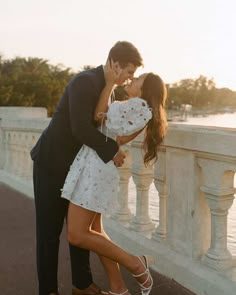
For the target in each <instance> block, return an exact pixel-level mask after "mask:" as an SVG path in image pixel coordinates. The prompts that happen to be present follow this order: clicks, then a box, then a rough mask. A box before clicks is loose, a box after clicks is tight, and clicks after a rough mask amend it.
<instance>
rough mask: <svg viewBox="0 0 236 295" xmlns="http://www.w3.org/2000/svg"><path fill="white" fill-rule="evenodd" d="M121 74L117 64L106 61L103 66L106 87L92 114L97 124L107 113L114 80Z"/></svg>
mask: <svg viewBox="0 0 236 295" xmlns="http://www.w3.org/2000/svg"><path fill="white" fill-rule="evenodd" d="M120 72H121V68H120V66H119V65H118V64H117V62H115V63H114V62H113V61H112V60H110V61H107V62H106V65H105V66H104V76H105V81H106V85H105V87H104V88H103V90H102V92H101V94H100V97H99V100H98V103H97V106H96V108H95V112H94V120H95V121H97V122H99V121H100V122H101V121H102V120H103V119H104V115H100V114H104V113H106V112H107V110H108V107H109V104H110V97H111V93H112V91H113V88H114V86H115V82H116V79H117V78H118V77H119V75H120Z"/></svg>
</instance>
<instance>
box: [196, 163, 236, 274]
mask: <svg viewBox="0 0 236 295" xmlns="http://www.w3.org/2000/svg"><path fill="white" fill-rule="evenodd" d="M198 164H199V166H200V167H201V168H202V171H203V175H204V184H203V185H202V186H201V188H200V189H201V191H202V192H203V193H204V194H205V197H206V201H207V204H208V206H209V208H210V211H211V244H210V248H209V249H208V250H207V252H206V254H205V256H204V257H203V259H202V260H203V262H204V263H205V264H206V265H208V266H209V267H211V268H213V269H216V270H224V269H227V268H230V267H232V263H233V260H232V255H231V253H230V251H229V250H228V248H227V216H228V210H229V209H230V207H231V205H232V204H233V199H234V193H235V188H234V174H235V171H236V165H233V164H230V163H226V162H223V161H222V162H220V161H214V160H209V159H198Z"/></svg>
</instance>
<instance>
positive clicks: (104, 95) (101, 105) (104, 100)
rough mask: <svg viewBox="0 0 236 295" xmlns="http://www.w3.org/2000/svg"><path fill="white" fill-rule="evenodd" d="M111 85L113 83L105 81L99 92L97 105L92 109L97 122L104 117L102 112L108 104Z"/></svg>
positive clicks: (106, 108) (104, 111) (105, 110)
mask: <svg viewBox="0 0 236 295" xmlns="http://www.w3.org/2000/svg"><path fill="white" fill-rule="evenodd" d="M113 86H114V84H112V83H109V84H108V83H107V84H106V85H105V87H104V88H103V90H102V92H101V94H100V97H99V100H98V103H97V106H96V108H95V111H94V120H95V121H97V122H101V121H102V119H104V113H106V112H107V110H108V106H109V104H110V96H111V93H112V90H113ZM100 114H101V115H100Z"/></svg>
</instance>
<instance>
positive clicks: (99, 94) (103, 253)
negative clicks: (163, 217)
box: [31, 41, 167, 295]
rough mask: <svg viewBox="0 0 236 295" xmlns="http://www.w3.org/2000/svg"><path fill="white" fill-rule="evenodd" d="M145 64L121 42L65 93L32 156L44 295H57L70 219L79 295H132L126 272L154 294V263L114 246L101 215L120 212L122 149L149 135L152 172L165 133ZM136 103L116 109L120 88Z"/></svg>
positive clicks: (156, 81) (159, 100)
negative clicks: (95, 265) (94, 265)
mask: <svg viewBox="0 0 236 295" xmlns="http://www.w3.org/2000/svg"><path fill="white" fill-rule="evenodd" d="M141 65H142V57H141V55H140V53H139V52H138V50H137V48H136V47H135V46H134V45H133V44H131V43H130V42H126V41H122V42H117V43H116V44H115V45H114V46H113V47H112V48H111V50H110V52H109V55H108V58H107V61H106V63H105V65H101V66H99V67H97V68H94V69H90V70H87V71H83V72H81V73H79V74H78V75H76V76H75V77H74V78H73V79H72V80H71V81H70V82H69V84H68V85H67V87H66V88H65V91H64V94H63V96H62V98H61V100H60V101H59V104H58V106H57V108H56V111H55V113H54V115H53V117H52V120H51V121H50V124H49V126H48V127H47V128H46V129H45V130H44V132H43V133H42V135H41V136H40V138H39V140H38V142H37V143H36V145H35V146H34V148H33V149H32V151H31V157H32V159H33V161H34V168H33V180H34V194H35V208H36V236H37V271H38V281H39V295H55V294H59V293H58V285H57V268H58V250H59V239H60V234H61V231H62V228H63V223H64V220H65V218H66V223H67V238H68V242H69V248H70V258H71V271H72V284H73V290H72V294H73V295H95V294H110V295H130V293H129V291H128V289H127V287H126V285H125V282H124V281H123V279H122V275H121V273H120V269H119V265H122V266H124V267H125V268H126V269H127V270H128V271H129V272H130V273H131V274H132V275H133V276H134V277H135V278H136V280H137V282H138V283H139V285H140V290H141V293H142V295H148V294H150V292H151V289H152V286H153V280H152V277H151V275H150V272H149V264H151V263H153V259H152V257H150V256H147V255H143V256H142V255H141V256H135V255H132V254H131V253H128V252H127V251H125V250H124V249H122V248H121V247H119V246H118V245H117V244H115V243H113V242H112V241H111V240H110V239H109V237H108V236H107V235H106V233H105V231H104V229H103V225H102V215H103V214H105V215H106V214H109V215H110V214H112V212H113V211H114V208H115V205H116V202H117V194H118V186H119V173H118V170H117V167H121V166H122V164H123V163H124V159H125V154H124V152H123V151H122V145H123V144H125V143H127V142H129V141H131V140H133V139H134V138H135V137H136V136H137V135H138V134H139V133H140V132H141V131H142V130H143V129H145V136H144V142H143V148H144V159H143V160H144V163H145V164H153V163H154V162H155V160H156V159H157V152H158V148H159V146H160V144H161V143H162V141H163V139H164V136H165V133H166V125H167V124H166V117H165V110H164V107H165V100H166V95H167V94H166V87H165V84H164V83H163V81H162V79H161V78H160V77H159V76H158V75H156V74H153V73H145V74H142V75H141V76H139V77H138V78H134V73H135V71H136V70H137V68H138V67H140V66H141ZM127 80H130V81H131V82H130V83H129V84H127V86H126V87H125V91H126V93H127V95H128V96H129V99H127V100H125V101H122V102H119V101H114V87H115V86H116V85H118V86H121V85H123V84H124V83H125V82H126V81H127ZM89 251H93V252H95V253H96V254H97V255H98V256H99V258H100V260H101V263H102V264H103V266H104V269H105V271H106V273H107V277H108V280H109V285H110V291H109V292H108V293H107V292H105V291H102V290H101V289H100V288H99V287H98V286H97V285H96V284H95V283H94V282H93V277H92V274H91V270H90V264H89Z"/></svg>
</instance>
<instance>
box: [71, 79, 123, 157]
mask: <svg viewBox="0 0 236 295" xmlns="http://www.w3.org/2000/svg"><path fill="white" fill-rule="evenodd" d="M67 91H68V97H69V112H70V123H71V129H72V134H73V136H74V137H75V138H76V139H77V140H78V142H80V143H82V144H86V145H87V146H89V147H91V148H92V149H94V150H95V151H96V152H97V154H98V155H99V157H100V158H101V159H102V160H103V161H104V162H105V163H106V162H109V161H110V160H111V159H113V157H114V156H115V155H116V153H117V152H118V149H119V147H118V145H117V143H116V142H115V141H114V140H112V139H111V138H109V137H108V138H106V136H105V135H103V134H102V133H101V132H99V131H98V130H97V129H96V128H95V126H94V125H93V123H92V122H93V114H94V108H95V106H96V95H97V94H96V92H95V90H94V86H93V84H92V81H91V80H90V78H89V77H86V76H85V77H83V76H81V77H78V78H77V79H75V80H74V81H72V83H71V84H70V85H69V87H68V89H67Z"/></svg>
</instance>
